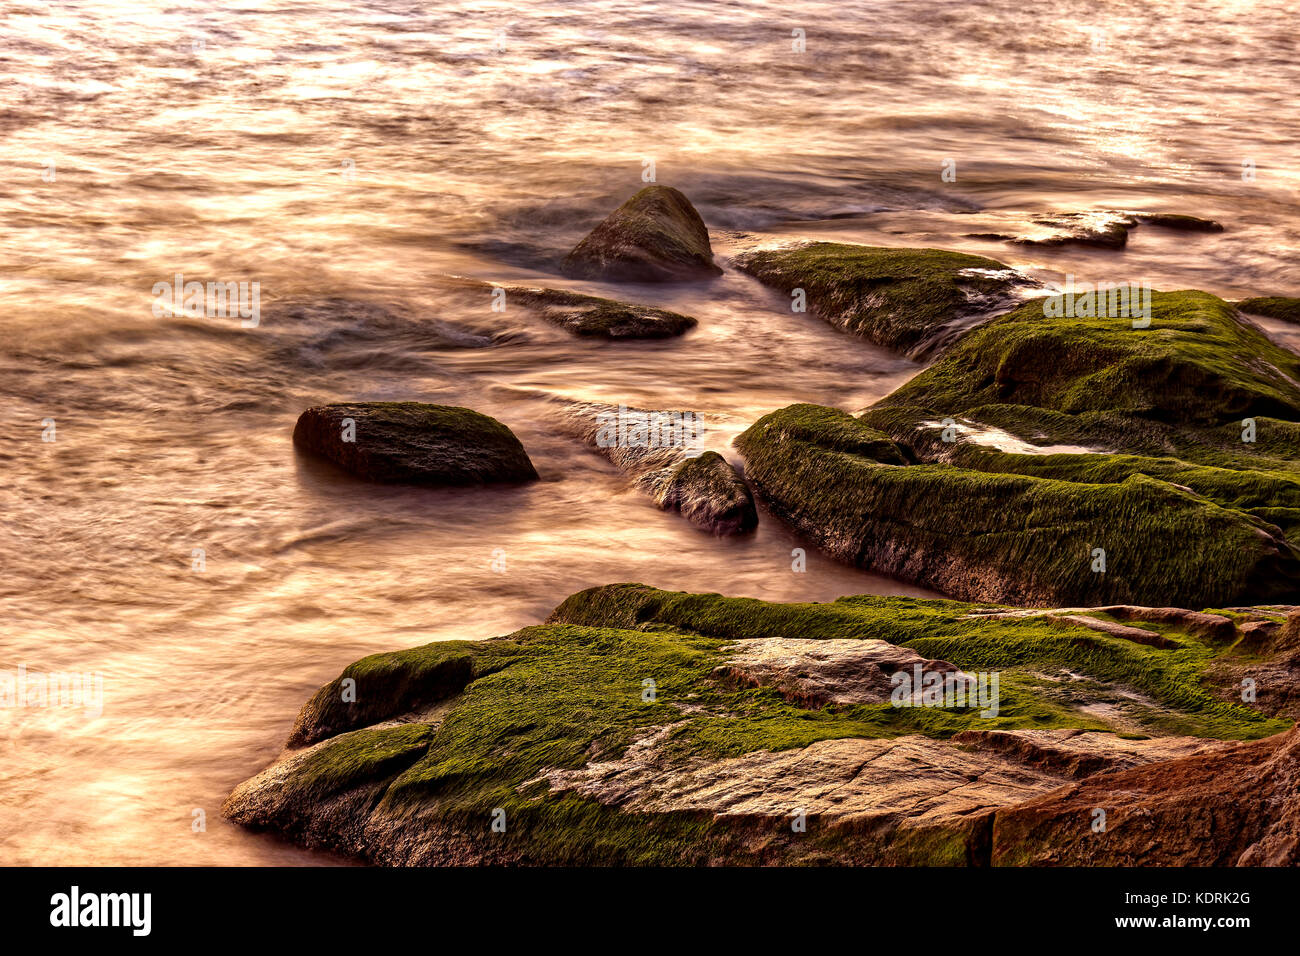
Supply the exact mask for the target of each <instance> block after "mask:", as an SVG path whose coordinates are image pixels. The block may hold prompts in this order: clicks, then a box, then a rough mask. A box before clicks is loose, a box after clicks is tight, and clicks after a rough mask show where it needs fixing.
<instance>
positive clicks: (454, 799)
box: [223, 584, 1300, 866]
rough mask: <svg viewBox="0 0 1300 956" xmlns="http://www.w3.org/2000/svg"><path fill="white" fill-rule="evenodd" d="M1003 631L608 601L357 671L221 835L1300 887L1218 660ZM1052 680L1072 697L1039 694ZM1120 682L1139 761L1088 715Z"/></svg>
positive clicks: (940, 606)
mask: <svg viewBox="0 0 1300 956" xmlns="http://www.w3.org/2000/svg"><path fill="white" fill-rule="evenodd" d="M1005 610H1006V609H1005V608H980V607H975V606H972V605H967V604H960V603H955V602H949V601H925V600H917V599H911V598H886V597H879V596H875V595H860V596H856V597H851V598H844V599H841V600H838V601H834V602H830V603H826V604H770V603H766V602H762V601H756V600H752V599H744V598H727V597H723V596H721V595H717V594H685V593H675V592H666V591H658V590H656V589H654V588H648V587H645V586H643V585H632V584H628V585H611V586H608V587H602V588H593V589H591V590H588V591H584V592H581V593H579V594H575V595H572V596H571V597H569V598H568V599H567V600H566V601H565V602H564V603H563V604H561V606H560V607H558V608H557V609H556V610H555V612H554V613H553V614H552V615H551V617H550V619H549V621H548V623H546V624H544V625H540V626H536V627H528V628H524V629H522V630H520V631H518V632H516V633H514V634H511V635H508V636H506V637H500V638H495V639H490V640H481V641H455V642H450V643H436V644H431V645H427V646H426V647H422V648H413V649H411V650H406V651H398V652H395V653H392V654H380V655H372V656H371V657H368V658H365V659H363V660H361V661H358V662H357V663H356V664H353V665H351V666H350V667H349V668H347V669H346V670H345V671H344V673H343V674H342V675H340V677H339V678H338V679H336V680H335V681H333V682H331V683H330V684H327V685H326V686H325V687H323V688H322V689H321V690H320V691H319V692H318V693H317V694H316V696H315V697H313V699H312V700H311V701H310V702H309V703H308V704H307V706H306V707H305V708H304V709H303V713H302V714H301V715H300V717H299V720H298V722H297V723H296V724H295V730H294V736H293V738H292V739H291V741H290V748H291V749H290V750H289V751H287V752H286V753H285V754H283V755H281V757H280V759H279V760H277V761H276V762H275V763H274V764H272V765H271V766H270V767H268V768H267V769H266V770H264V771H263V772H262V773H260V774H257V775H256V776H255V777H253V778H251V779H250V780H248V781H245V782H244V783H242V784H240V785H239V786H238V787H236V788H235V790H234V791H233V792H232V793H231V795H230V797H229V798H228V799H227V801H226V803H225V805H224V806H223V812H225V813H226V815H227V816H228V817H230V818H231V819H232V820H234V821H236V822H238V823H240V824H242V825H244V826H248V827H250V828H254V829H261V830H270V831H272V832H275V833H277V834H279V835H281V836H284V837H287V838H289V839H292V840H294V841H296V842H298V843H300V844H303V845H305V846H309V847H320V848H328V849H331V850H334V851H336V852H341V853H345V854H349V855H353V856H357V857H361V858H363V859H366V860H369V861H371V862H375V863H382V864H388V865H432V864H460V865H464V864H510V865H570V866H580V865H581V866H594V865H606V866H608V865H637V864H640V865H651V864H656V865H679V866H691V865H704V864H715V865H716V864H769V863H770V864H790V863H838V864H930V865H935V864H943V865H981V866H982V865H988V864H989V863H990V862H999V863H1022V862H1028V863H1042V862H1047V863H1051V862H1071V861H1074V860H1078V859H1083V858H1085V857H1086V855H1087V854H1094V856H1096V855H1097V854H1105V856H1104V858H1105V859H1112V860H1116V861H1119V862H1130V860H1137V861H1139V862H1142V863H1146V864H1154V865H1166V864H1175V863H1176V864H1179V865H1188V864H1203V863H1210V862H1238V863H1265V862H1278V861H1289V860H1290V857H1289V856H1288V854H1290V853H1293V852H1294V845H1295V837H1296V834H1298V833H1300V817H1297V815H1296V813H1295V812H1294V808H1293V807H1292V804H1293V803H1295V802H1296V801H1295V794H1296V793H1297V792H1300V791H1298V790H1297V787H1296V784H1297V783H1300V781H1297V780H1296V779H1295V773H1296V766H1297V760H1296V757H1297V754H1296V749H1297V748H1296V747H1295V746H1294V744H1293V743H1290V742H1289V741H1294V738H1295V733H1296V732H1295V731H1289V732H1287V733H1286V734H1285V735H1281V736H1273V737H1267V738H1266V739H1263V740H1255V741H1254V742H1252V743H1247V744H1240V743H1224V742H1222V741H1221V740H1219V739H1216V738H1219V737H1261V736H1263V735H1267V734H1270V733H1274V734H1276V733H1277V732H1278V731H1280V730H1282V729H1284V728H1285V726H1286V725H1285V723H1284V722H1282V721H1279V720H1273V719H1268V718H1266V717H1264V716H1263V715H1261V714H1259V713H1256V712H1255V711H1253V710H1251V709H1249V708H1247V707H1245V706H1243V705H1241V704H1240V703H1233V702H1231V701H1221V700H1216V699H1215V698H1214V697H1213V696H1212V695H1211V694H1210V693H1208V692H1207V690H1206V689H1205V687H1204V686H1203V676H1204V675H1203V672H1202V671H1201V670H1200V668H1201V666H1202V662H1204V661H1205V660H1206V659H1207V658H1208V657H1210V656H1211V655H1212V654H1213V653H1214V652H1213V649H1212V647H1211V646H1210V645H1208V644H1205V643H1203V639H1202V638H1200V637H1198V636H1197V635H1195V634H1193V633H1190V632H1188V631H1181V630H1177V625H1176V624H1161V625H1159V626H1160V627H1161V628H1164V629H1165V630H1163V631H1162V633H1163V634H1165V636H1168V637H1170V638H1171V639H1175V640H1176V642H1177V643H1178V644H1179V646H1180V647H1184V648H1189V649H1192V650H1193V651H1195V653H1192V654H1185V653H1182V652H1181V651H1165V650H1161V649H1158V648H1152V647H1145V646H1140V645H1136V644H1132V643H1131V642H1128V641H1119V640H1105V639H1100V638H1099V639H1097V640H1096V641H1095V642H1094V643H1093V644H1091V645H1090V646H1081V645H1080V644H1079V642H1078V640H1077V638H1078V637H1079V636H1080V635H1089V634H1092V633H1093V632H1091V631H1089V630H1087V629H1085V628H1082V627H1076V626H1073V625H1070V624H1069V622H1064V623H1063V622H1056V623H1055V624H1054V623H1052V622H1050V621H1047V620H1044V619H1043V618H1042V617H1019V618H1015V617H1006V616H992V617H990V616H988V615H987V614H981V613H978V612H981V611H987V612H993V613H995V614H999V615H1000V614H1001V613H1002V612H1003V611H1005ZM1082 610H1087V609H1081V611H1082ZM777 634H798V635H799V637H797V638H792V637H778V636H774V635H777ZM917 667H920V668H921V669H922V670H924V671H931V672H938V673H943V674H955V673H958V672H962V673H965V674H970V675H973V674H975V673H976V672H977V671H979V672H981V673H982V672H985V671H992V672H993V673H1000V674H1002V677H1003V680H1002V683H1001V688H1002V691H1001V709H1000V710H999V711H998V712H997V713H996V714H989V713H986V712H981V710H980V709H979V708H977V707H971V706H961V705H959V704H952V705H949V706H942V705H941V704H931V705H924V699H922V701H921V702H920V703H921V704H922V705H923V706H918V701H917V699H916V698H915V697H911V698H908V700H907V703H908V705H909V706H891V704H890V703H887V702H886V701H887V700H888V699H889V698H890V697H891V696H892V695H890V694H889V690H890V685H892V681H889V680H886V679H885V678H886V675H887V674H888V673H889V672H890V671H891V670H892V669H893V668H900V669H904V670H910V669H915V668H917ZM1060 669H1065V670H1066V671H1068V672H1070V673H1073V674H1075V675H1076V676H1077V678H1078V679H1077V680H1076V681H1074V683H1073V685H1072V689H1071V691H1070V693H1069V694H1068V695H1066V694H1062V693H1061V692H1060V691H1059V690H1058V689H1057V688H1056V687H1055V685H1054V684H1053V683H1052V682H1050V681H1045V680H1042V679H1040V678H1041V675H1043V674H1045V673H1047V672H1049V671H1057V670H1060ZM1115 675H1122V677H1121V680H1122V681H1123V682H1125V683H1126V684H1131V687H1132V690H1133V691H1134V692H1136V693H1140V694H1141V695H1142V700H1143V701H1144V702H1145V703H1144V704H1143V705H1142V707H1141V708H1139V709H1138V710H1137V711H1135V713H1136V714H1141V715H1145V716H1144V718H1143V719H1144V720H1145V721H1146V723H1145V732H1146V733H1148V734H1150V735H1151V736H1149V737H1146V738H1143V739H1134V738H1131V737H1123V736H1117V735H1116V734H1114V733H1111V732H1109V731H1108V730H1106V729H1105V724H1104V723H1103V722H1100V721H1098V719H1097V718H1096V717H1095V716H1094V715H1093V714H1094V711H1095V708H1094V707H1093V704H1095V703H1096V702H1097V701H1100V700H1110V699H1113V698H1112V697H1111V696H1109V695H1112V694H1113V693H1114V691H1115V690H1116V689H1117V688H1114V687H1111V686H1109V683H1110V682H1111V681H1113V680H1114V679H1115ZM345 679H351V680H353V681H355V685H354V688H355V690H356V692H357V693H356V696H355V699H353V698H350V697H345V696H344V695H343V694H341V693H340V690H341V688H342V686H343V684H342V682H343V681H344V680H345ZM1118 689H1121V690H1122V689H1124V688H1118ZM1167 727H1176V728H1178V731H1177V735H1175V736H1165V735H1164V734H1165V733H1167V732H1166V731H1165V730H1164V729H1163V728H1167ZM302 744H306V746H301V745H302ZM1252 784H1256V785H1257V786H1258V789H1257V790H1256V791H1255V792H1251V791H1250V787H1251V785H1252ZM1095 807H1103V808H1106V809H1107V831H1106V833H1105V834H1104V835H1101V834H1094V833H1092V832H1091V830H1090V824H1091V823H1092V820H1093V817H1092V814H1091V810H1092V808H1095ZM1274 811H1276V812H1274ZM499 814H504V815H505V821H506V823H507V826H506V829H505V831H504V832H491V831H490V826H491V824H492V822H493V821H494V820H495V819H498V817H499ZM1143 814H1149V815H1150V816H1152V817H1154V818H1156V819H1158V821H1159V826H1158V828H1154V829H1153V828H1152V827H1150V826H1149V825H1148V824H1147V823H1145V822H1144V820H1145V819H1146V817H1144V816H1143ZM1180 814H1181V816H1180ZM1184 818H1185V819H1187V820H1188V821H1189V826H1190V827H1191V828H1192V830H1193V831H1194V832H1193V833H1189V834H1184V833H1183V832H1182V830H1181V829H1180V828H1181V826H1182V824H1181V821H1182V819H1184ZM796 819H801V820H803V822H804V824H805V826H804V828H803V830H802V831H797V830H796V829H795V828H792V826H791V821H792V820H796ZM1239 823H1240V824H1241V826H1238V825H1237V824H1239ZM1288 839H1289V840H1290V843H1288V842H1287V841H1288ZM1288 847H1290V849H1288ZM1097 848H1102V849H1097ZM1166 848H1167V849H1166ZM1101 858H1103V857H1097V859H1101Z"/></svg>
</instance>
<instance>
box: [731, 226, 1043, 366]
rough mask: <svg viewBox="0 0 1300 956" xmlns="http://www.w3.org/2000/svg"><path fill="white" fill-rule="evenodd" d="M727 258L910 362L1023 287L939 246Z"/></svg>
mask: <svg viewBox="0 0 1300 956" xmlns="http://www.w3.org/2000/svg"><path fill="white" fill-rule="evenodd" d="M733 261H734V264H735V265H736V267H737V268H738V269H740V270H741V271H742V272H746V273H748V274H749V275H752V276H754V277H755V278H756V279H758V280H759V281H760V282H762V283H763V284H765V285H769V286H772V287H773V288H776V289H779V290H780V291H782V292H784V293H786V294H787V295H790V294H791V293H793V292H794V291H795V290H796V289H802V290H803V291H804V294H805V295H806V297H807V306H808V308H810V309H811V310H812V311H814V312H815V313H817V314H818V315H819V316H821V317H822V318H824V319H826V320H827V321H828V322H830V323H831V324H833V325H835V326H836V327H837V328H840V329H843V330H844V331H846V332H851V333H853V334H855V335H861V336H863V337H865V338H867V339H870V340H871V341H872V342H875V343H876V344H877V345H881V346H884V347H885V348H889V349H893V350H895V351H898V352H903V353H904V354H907V355H911V356H915V357H920V356H923V355H925V354H928V353H929V352H930V351H932V350H933V349H934V348H936V347H938V346H939V345H940V344H942V342H943V341H946V339H947V336H945V334H944V333H945V332H954V331H960V330H961V329H962V328H964V327H968V326H969V324H971V323H972V322H973V321H976V320H978V318H980V317H986V316H988V315H990V314H992V312H993V311H996V310H997V309H998V308H1002V307H1006V306H1007V305H1008V304H1010V303H1011V302H1012V301H1013V297H1012V293H1013V291H1014V289H1015V288H1016V287H1017V285H1019V284H1022V283H1023V282H1024V280H1023V279H1021V278H1019V277H1017V276H1016V275H1015V273H1013V272H1012V271H1011V270H1009V269H1008V268H1007V267H1006V266H1004V265H1003V264H1002V263H1000V262H996V261H994V260H993V259H986V258H984V257H983V256H973V255H968V254H966V253H962V252H949V251H946V250H943V249H895V248H887V247H878V246H860V245H853V244H851V243H842V242H813V243H808V244H804V245H799V246H794V247H787V248H780V249H759V250H755V251H752V252H745V253H741V254H740V255H738V256H736V258H735V259H734V260H733Z"/></svg>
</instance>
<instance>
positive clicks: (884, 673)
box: [714, 637, 964, 707]
mask: <svg viewBox="0 0 1300 956" xmlns="http://www.w3.org/2000/svg"><path fill="white" fill-rule="evenodd" d="M917 667H920V668H921V670H922V671H923V672H925V673H934V674H943V675H949V674H951V675H953V676H954V678H956V677H958V676H964V675H962V674H961V671H960V670H959V669H958V668H956V667H954V666H953V665H952V664H949V663H948V662H947V661H936V660H929V659H927V658H925V657H922V656H921V655H920V654H918V653H917V652H916V651H914V650H912V649H911V648H909V647H902V646H900V645H897V644H890V643H888V642H887V641H873V640H858V639H843V640H839V639H835V638H831V639H811V638H797V637H760V638H751V639H747V640H741V641H737V642H736V644H735V645H734V647H731V648H728V657H727V660H726V663H724V664H722V665H720V666H719V667H718V668H717V669H716V670H715V671H714V674H715V675H716V676H717V677H718V678H720V679H721V680H725V681H729V682H730V683H732V684H735V685H738V686H742V687H771V688H773V689H774V690H776V691H777V692H778V693H780V694H781V695H782V696H783V697H785V698H786V699H787V700H789V701H790V702H791V703H794V704H797V705H799V706H800V707H824V706H826V705H827V704H879V703H883V702H885V701H888V700H890V698H891V697H892V696H893V693H894V690H895V688H896V686H897V685H896V684H895V683H894V682H893V680H892V678H893V675H895V674H897V673H899V672H905V673H907V674H908V675H909V677H910V676H911V675H912V673H913V672H914V669H915V668H917ZM913 683H914V684H917V686H916V687H915V689H914V690H913V692H912V694H911V695H910V696H909V698H908V699H909V701H910V702H917V703H919V697H920V694H921V689H922V688H921V687H920V686H919V683H917V682H913Z"/></svg>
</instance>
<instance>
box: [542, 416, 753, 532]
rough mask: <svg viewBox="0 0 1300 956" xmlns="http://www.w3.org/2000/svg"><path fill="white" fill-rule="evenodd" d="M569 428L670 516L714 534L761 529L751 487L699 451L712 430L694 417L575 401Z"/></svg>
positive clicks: (724, 464) (720, 462) (716, 457)
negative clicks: (677, 515) (675, 516)
mask: <svg viewBox="0 0 1300 956" xmlns="http://www.w3.org/2000/svg"><path fill="white" fill-rule="evenodd" d="M564 424H565V427H566V428H567V429H568V430H569V431H571V432H572V433H573V434H575V435H577V436H578V437H579V438H580V439H581V440H582V441H584V442H585V443H586V444H587V445H589V446H590V447H591V448H592V449H593V450H594V451H596V452H597V453H599V454H601V455H603V456H604V457H605V458H607V459H608V460H609V461H610V462H612V463H613V464H614V465H615V467H617V468H618V469H619V470H621V471H623V472H625V473H626V474H628V475H629V476H631V477H632V478H633V479H634V480H635V483H636V485H637V487H638V488H639V489H640V490H641V491H643V492H645V493H646V494H648V495H650V497H652V498H653V499H654V500H655V503H656V504H657V505H658V506H659V507H660V508H662V509H663V510H664V511H676V512H678V513H679V514H681V516H682V517H683V518H685V519H686V520H688V521H690V522H691V523H692V524H694V525H695V526H696V527H698V528H701V529H702V530H704V531H708V532H709V533H710V534H716V535H731V534H740V533H743V532H746V531H752V530H753V529H754V528H755V527H757V525H758V510H757V508H756V507H755V505H754V496H753V494H752V493H751V492H750V490H749V486H748V485H746V484H745V481H744V479H742V478H741V477H740V475H738V474H737V473H736V470H735V468H733V467H732V466H731V464H730V463H729V462H728V461H727V460H726V459H725V458H723V457H722V456H721V455H719V454H718V453H717V452H715V451H701V448H702V446H703V443H704V442H705V441H706V440H707V439H706V434H707V430H708V429H707V426H706V425H705V423H704V420H703V419H702V418H701V417H700V416H699V415H696V414H695V413H694V412H690V411H677V410H659V411H654V410H650V409H644V408H629V407H627V406H626V405H622V406H616V405H602V404H598V403H590V402H588V403H573V404H571V405H570V407H569V417H568V419H567V421H566V422H565V423H564Z"/></svg>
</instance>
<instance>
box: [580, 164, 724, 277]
mask: <svg viewBox="0 0 1300 956" xmlns="http://www.w3.org/2000/svg"><path fill="white" fill-rule="evenodd" d="M561 271H562V272H563V273H564V274H565V275H567V276H572V277H574V278H577V279H597V280H600V279H603V280H608V281H611V282H689V281H693V280H697V279H708V278H712V277H714V276H719V275H721V274H722V270H721V269H719V268H718V267H717V266H716V265H714V263H713V249H712V247H711V246H710V245H709V230H708V229H707V228H706V227H705V225H704V220H702V219H701V218H700V214H699V213H698V212H696V211H695V207H694V206H692V205H691V203H690V201H689V200H688V199H687V198H686V197H685V196H683V195H682V194H681V193H680V192H679V191H678V190H676V189H673V188H671V187H670V186H657V185H656V186H647V187H645V188H644V189H642V190H641V191H640V192H638V193H637V194H636V195H635V196H633V197H632V198H631V199H629V200H628V201H627V202H625V203H623V205H621V206H619V207H618V208H617V209H616V210H614V211H613V212H612V213H610V214H609V216H608V217H607V218H606V219H605V220H604V221H603V222H602V223H601V224H600V225H598V226H597V227H596V228H595V229H593V230H592V231H591V232H590V233H589V234H588V235H587V237H586V238H584V239H583V240H582V241H581V242H579V243H578V244H577V245H576V246H574V248H573V251H572V252H570V253H569V254H568V256H566V257H565V259H564V263H563V265H562V267H561Z"/></svg>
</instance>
